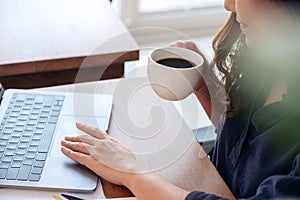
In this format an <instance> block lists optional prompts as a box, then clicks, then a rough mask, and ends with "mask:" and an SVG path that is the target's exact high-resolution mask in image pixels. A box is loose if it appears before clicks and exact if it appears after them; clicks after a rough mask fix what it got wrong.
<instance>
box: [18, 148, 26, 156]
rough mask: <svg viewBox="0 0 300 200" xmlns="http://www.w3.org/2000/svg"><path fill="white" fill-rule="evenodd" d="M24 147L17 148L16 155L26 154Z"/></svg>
mask: <svg viewBox="0 0 300 200" xmlns="http://www.w3.org/2000/svg"><path fill="white" fill-rule="evenodd" d="M26 151H27V150H26V149H17V151H16V155H25V154H26Z"/></svg>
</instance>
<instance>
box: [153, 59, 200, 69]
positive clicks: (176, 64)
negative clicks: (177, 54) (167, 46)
mask: <svg viewBox="0 0 300 200" xmlns="http://www.w3.org/2000/svg"><path fill="white" fill-rule="evenodd" d="M157 63H159V64H161V65H165V66H168V67H173V68H181V69H184V68H191V67H195V64H193V63H191V62H189V61H187V60H184V59H180V58H165V59H161V60H158V61H157Z"/></svg>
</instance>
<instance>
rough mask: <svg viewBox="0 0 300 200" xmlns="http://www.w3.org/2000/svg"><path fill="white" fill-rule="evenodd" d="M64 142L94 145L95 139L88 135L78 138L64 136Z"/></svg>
mask: <svg viewBox="0 0 300 200" xmlns="http://www.w3.org/2000/svg"><path fill="white" fill-rule="evenodd" d="M65 140H66V141H70V142H84V143H87V144H89V145H95V141H96V140H95V138H93V137H92V136H90V135H80V136H65Z"/></svg>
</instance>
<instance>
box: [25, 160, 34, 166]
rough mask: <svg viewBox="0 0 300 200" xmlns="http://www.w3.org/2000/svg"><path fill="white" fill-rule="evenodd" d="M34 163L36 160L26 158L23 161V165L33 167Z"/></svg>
mask: <svg viewBox="0 0 300 200" xmlns="http://www.w3.org/2000/svg"><path fill="white" fill-rule="evenodd" d="M33 163H34V159H33V158H25V159H24V161H23V165H29V166H32V165H33Z"/></svg>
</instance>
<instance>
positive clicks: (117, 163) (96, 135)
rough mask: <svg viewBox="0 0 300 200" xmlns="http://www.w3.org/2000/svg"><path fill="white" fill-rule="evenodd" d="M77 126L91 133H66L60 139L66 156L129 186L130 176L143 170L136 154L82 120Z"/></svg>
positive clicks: (113, 181) (107, 177) (109, 179)
mask: <svg viewBox="0 0 300 200" xmlns="http://www.w3.org/2000/svg"><path fill="white" fill-rule="evenodd" d="M76 127H77V128H78V129H80V130H81V131H84V132H85V133H87V134H88V135H82V136H72V137H68V136H66V137H65V139H64V140H62V141H61V145H62V147H61V151H62V152H63V153H64V154H65V155H66V156H68V157H70V158H71V159H73V160H75V161H77V162H79V163H80V164H82V165H84V166H86V167H88V168H89V169H91V170H92V171H94V172H95V173H96V174H98V175H99V176H101V177H102V178H104V179H106V180H108V181H109V182H112V183H114V184H118V185H126V184H125V182H126V180H127V181H128V176H129V175H131V174H132V173H135V172H138V171H139V170H140V164H139V163H138V161H137V160H136V158H135V156H134V154H133V153H132V152H131V151H130V150H129V149H128V148H126V147H124V146H123V145H121V144H120V143H118V142H117V141H115V140H114V139H113V138H112V137H110V136H109V135H107V134H106V133H103V132H102V131H100V130H99V129H96V128H91V127H88V126H86V125H83V124H80V123H76Z"/></svg>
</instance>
